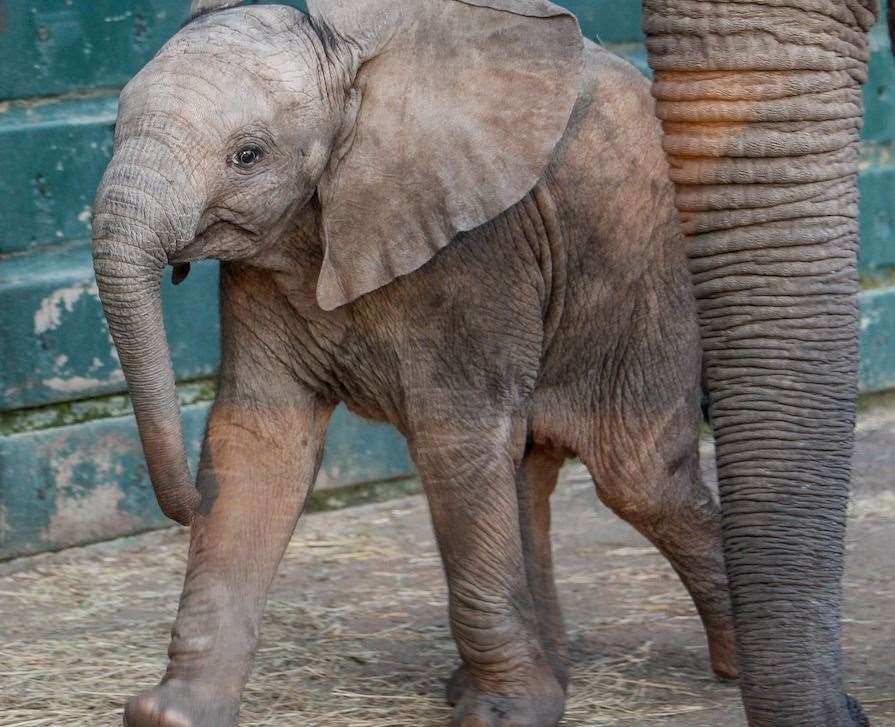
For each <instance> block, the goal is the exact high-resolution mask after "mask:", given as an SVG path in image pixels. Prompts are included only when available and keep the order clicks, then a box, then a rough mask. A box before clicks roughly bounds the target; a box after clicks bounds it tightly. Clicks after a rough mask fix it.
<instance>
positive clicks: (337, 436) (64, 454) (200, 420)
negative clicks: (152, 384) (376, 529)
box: [0, 402, 412, 560]
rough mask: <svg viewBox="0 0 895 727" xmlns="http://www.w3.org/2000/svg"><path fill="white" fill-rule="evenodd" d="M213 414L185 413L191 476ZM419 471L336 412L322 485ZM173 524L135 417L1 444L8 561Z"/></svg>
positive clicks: (0, 512) (371, 428) (381, 431)
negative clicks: (155, 487)
mask: <svg viewBox="0 0 895 727" xmlns="http://www.w3.org/2000/svg"><path fill="white" fill-rule="evenodd" d="M208 407H209V404H208V403H207V402H201V403H197V404H192V405H189V406H185V407H184V408H183V415H184V416H183V421H184V437H185V440H186V442H187V447H188V450H189V453H190V458H191V466H192V468H193V472H195V467H196V458H197V456H198V452H199V448H200V445H201V441H202V433H203V431H204V427H205V419H206V416H207V414H208ZM411 471H412V467H411V464H410V460H409V457H408V455H407V450H406V448H405V446H404V443H403V441H402V439H401V437H400V436H399V435H398V434H397V433H396V432H395V431H394V430H393V429H391V428H390V427H386V426H383V425H379V424H372V423H369V422H365V421H362V420H360V419H358V418H357V417H355V416H353V415H351V414H349V413H348V412H347V411H345V409H344V408H339V409H337V410H336V413H335V415H334V417H333V421H332V424H331V425H330V428H329V432H328V433H327V441H326V456H325V457H324V460H323V464H322V466H321V469H320V476H319V477H318V487H335V486H339V485H350V484H356V483H360V482H367V481H373V480H385V479H392V478H396V477H406V476H407V475H408V474H409V473H410V472H411ZM166 523H168V521H167V520H166V519H165V518H164V516H163V515H162V513H161V511H160V510H159V509H158V506H157V505H156V503H155V497H154V495H153V492H152V487H151V486H150V484H149V480H148V478H147V475H146V465H145V462H144V460H143V454H142V451H141V450H140V443H139V438H138V436H137V432H136V427H135V425H134V423H133V419H132V418H131V417H112V418H106V419H99V420H96V421H87V422H83V423H80V424H77V425H74V426H67V427H59V428H53V429H45V430H38V431H31V432H24V433H20V434H14V435H11V436H7V437H0V560H3V559H6V558H12V557H16V556H20V555H27V554H29V553H37V552H41V551H45V550H55V549H58V548H63V547H67V546H70V545H78V544H81V543H87V542H92V541H96V540H102V539H105V538H111V537H116V536H119V535H128V534H132V533H135V532H139V531H141V530H147V529H150V528H153V527H160V526H163V525H165V524H166Z"/></svg>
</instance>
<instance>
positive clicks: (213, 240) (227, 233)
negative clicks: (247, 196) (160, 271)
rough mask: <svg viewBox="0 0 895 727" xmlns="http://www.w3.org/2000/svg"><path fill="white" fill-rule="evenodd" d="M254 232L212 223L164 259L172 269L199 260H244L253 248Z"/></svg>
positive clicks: (232, 224) (225, 223) (229, 224)
mask: <svg viewBox="0 0 895 727" xmlns="http://www.w3.org/2000/svg"><path fill="white" fill-rule="evenodd" d="M257 238H258V233H257V232H254V231H252V230H250V229H248V228H246V227H244V226H242V225H238V224H236V223H235V222H230V221H227V220H215V221H213V222H211V223H209V224H208V225H206V226H205V227H204V228H203V229H201V230H200V231H199V232H198V233H197V234H196V236H195V237H193V239H192V240H191V241H190V242H188V243H187V244H186V245H184V246H183V247H182V248H180V249H179V250H178V251H177V252H176V253H174V254H173V255H171V256H170V257H169V258H168V264H169V265H172V266H174V267H175V272H176V268H178V267H182V266H184V265H187V266H188V265H189V264H190V263H194V262H197V261H199V260H207V259H209V258H216V259H218V260H237V259H241V258H245V257H248V256H249V255H250V254H251V253H252V251H253V250H254V249H255V247H256V243H255V240H256V239H257Z"/></svg>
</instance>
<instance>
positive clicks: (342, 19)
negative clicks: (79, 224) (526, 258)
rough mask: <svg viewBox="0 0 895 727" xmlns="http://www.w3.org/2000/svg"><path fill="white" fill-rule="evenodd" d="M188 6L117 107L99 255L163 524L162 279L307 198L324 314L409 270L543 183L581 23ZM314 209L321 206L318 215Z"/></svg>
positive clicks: (517, 6)
mask: <svg viewBox="0 0 895 727" xmlns="http://www.w3.org/2000/svg"><path fill="white" fill-rule="evenodd" d="M238 5H239V3H237V2H229V1H227V0H224V1H223V2H221V1H212V0H197V2H195V3H194V6H193V15H194V18H193V19H192V21H191V22H189V23H188V24H187V25H186V26H185V27H184V28H182V29H181V31H180V32H179V33H177V35H175V36H174V38H172V39H171V40H170V41H169V42H168V43H167V44H166V45H165V46H164V47H163V48H162V49H161V51H160V52H159V53H158V54H157V55H156V57H155V58H154V59H153V60H152V61H151V62H150V63H149V64H148V65H147V66H146V67H145V68H144V69H143V70H142V71H140V73H139V74H137V76H136V77H135V78H134V79H133V80H132V81H131V82H130V83H129V84H128V85H127V87H126V88H125V89H124V91H123V92H122V94H121V98H120V105H119V114H118V123H117V127H116V139H115V150H114V154H113V158H112V161H111V162H110V164H109V167H108V169H107V170H106V173H105V175H104V177H103V180H102V183H101V185H100V189H99V191H98V195H97V199H96V205H95V215H94V231H93V237H94V241H93V257H94V267H95V270H96V278H97V283H98V287H99V293H100V297H101V299H102V302H103V306H104V309H105V312H106V317H107V320H108V323H109V328H110V331H111V333H112V336H113V338H114V341H115V344H116V347H117V349H118V352H119V358H120V361H121V366H122V369H123V370H124V373H125V376H126V379H127V383H128V387H129V389H130V393H131V398H132V401H133V405H134V410H135V413H136V417H137V423H138V426H139V430H140V436H141V439H142V442H143V448H144V451H145V454H146V459H147V462H148V466H149V474H150V477H151V480H152V482H153V485H154V487H155V490H156V495H157V498H158V501H159V503H160V505H161V507H162V509H163V511H164V512H165V513H166V514H167V515H168V516H169V517H171V518H173V519H174V520H176V521H178V522H180V523H184V524H186V523H189V522H190V520H191V517H192V513H193V511H194V510H195V508H196V506H197V499H198V495H197V492H196V490H195V488H194V487H193V484H192V478H191V476H190V473H189V469H188V465H187V461H186V456H185V450H184V446H183V438H182V433H181V424H180V412H179V406H178V400H177V397H176V393H175V388H174V375H173V373H172V365H171V359H170V354H169V349H168V346H167V342H166V338H165V332H164V329H163V324H162V317H161V305H160V297H159V292H160V277H161V274H162V271H163V269H164V268H165V266H166V265H173V266H174V279H175V282H176V281H178V280H180V279H182V277H183V276H184V275H185V274H186V272H187V271H188V265H189V263H190V262H191V261H194V260H198V259H202V258H218V259H221V260H255V261H257V260H258V259H259V256H261V255H263V254H264V253H265V251H269V250H270V249H271V248H275V247H276V246H277V245H280V244H282V243H283V242H284V240H285V239H286V238H287V237H288V233H289V231H290V230H292V229H294V228H295V226H296V219H297V216H298V215H301V214H302V212H303V209H304V208H305V207H306V205H307V204H308V203H309V201H310V200H311V199H312V198H315V199H316V200H318V201H319V209H320V219H321V224H320V227H321V230H320V239H321V240H322V242H323V260H322V267H321V269H320V272H319V280H318V284H317V299H318V302H319V304H320V306H321V307H322V308H323V309H326V310H330V309H333V308H336V307H338V306H341V305H344V304H346V303H348V302H350V301H352V300H353V299H355V298H357V297H358V296H360V295H363V294H364V293H367V292H369V291H372V290H374V289H375V288H378V287H380V286H382V285H385V284H387V283H388V282H389V281H391V280H392V279H394V278H395V277H397V276H399V275H403V274H406V273H409V272H411V271H413V270H416V269H417V268H419V267H420V266H421V265H423V264H424V263H425V262H426V261H427V260H429V259H430V258H431V257H432V255H433V254H434V253H435V252H436V251H437V250H438V249H439V248H441V247H443V246H444V245H446V244H447V243H448V242H449V241H450V240H451V238H453V237H454V236H455V235H456V234H457V233H458V232H460V231H463V230H469V229H472V228H474V227H477V226H479V225H480V224H482V223H484V222H486V221H487V220H489V219H491V218H493V217H495V216H497V215H498V214H500V213H501V212H502V211H503V210H505V209H507V208H508V207H510V206H512V205H513V204H515V203H516V202H517V201H518V200H519V199H521V198H522V197H523V196H524V195H525V194H526V193H527V192H528V191H529V190H530V189H531V188H532V187H533V186H534V185H535V183H536V182H537V180H538V178H539V177H540V176H541V174H542V173H543V171H544V169H545V167H546V165H547V163H548V161H549V158H550V155H551V153H552V150H553V148H554V146H555V144H556V143H557V142H558V140H559V139H560V138H561V136H562V134H563V131H564V129H565V126H566V124H567V121H568V119H569V116H570V114H571V110H572V106H573V105H574V103H575V101H576V99H577V96H578V89H579V81H578V76H579V73H580V66H581V50H582V40H581V36H580V31H579V30H578V25H577V22H576V20H575V18H574V17H573V16H571V15H570V14H568V13H567V12H565V11H563V10H562V9H560V8H558V7H556V6H554V5H552V4H551V3H549V2H546V1H544V0H535V1H534V2H522V1H520V0H463V2H460V1H455V0H452V1H451V2H444V1H443V0H403V1H398V2H394V1H391V0H361V1H356V2H350V1H349V0H329V1H328V2H315V1H312V2H311V3H310V10H311V14H310V16H305V15H304V14H302V13H300V12H298V11H297V10H294V9H292V8H289V7H284V6H275V5H271V6H253V7H245V8H243V7H236V6H238ZM315 204H316V202H315Z"/></svg>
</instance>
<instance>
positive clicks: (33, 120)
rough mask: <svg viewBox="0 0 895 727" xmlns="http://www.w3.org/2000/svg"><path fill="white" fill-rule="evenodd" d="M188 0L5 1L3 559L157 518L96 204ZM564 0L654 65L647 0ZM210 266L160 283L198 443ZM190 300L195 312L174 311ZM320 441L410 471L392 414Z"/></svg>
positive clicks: (876, 164)
mask: <svg viewBox="0 0 895 727" xmlns="http://www.w3.org/2000/svg"><path fill="white" fill-rule="evenodd" d="M188 4H189V3H188V0H131V1H130V2H127V3H123V2H121V1H120V0H7V1H6V2H0V69H2V73H0V158H2V159H4V161H5V164H4V172H3V174H2V175H0V221H2V222H0V558H2V557H9V556H11V555H15V554H21V553H27V552H37V551H40V550H46V549H51V548H55V547H61V546H64V545H70V544H74V543H80V542H87V541H90V540H94V539H99V538H104V537H110V536H114V535H119V534H123V533H128V532H135V531H137V530H141V529H145V528H148V527H153V526H156V525H158V524H160V523H161V522H162V520H161V516H160V514H159V513H158V510H157V509H156V506H155V503H154V502H153V501H152V497H151V490H150V489H149V487H148V484H147V482H146V478H145V471H144V466H143V461H142V456H141V454H140V451H139V446H138V444H137V440H136V436H135V432H134V428H133V423H132V420H131V418H130V417H129V416H128V409H127V402H126V398H125V397H124V396H123V394H124V392H125V387H124V384H123V379H122V376H121V372H120V370H119V369H118V366H117V360H116V357H115V354H114V350H113V347H112V344H111V340H110V338H109V335H108V332H107V330H106V328H105V323H104V321H103V318H102V313H101V311H100V308H99V303H98V300H97V296H96V289H95V287H94V284H93V273H92V266H91V262H90V254H89V234H90V205H91V202H92V199H93V195H94V192H95V189H96V185H97V182H98V180H99V177H100V175H101V173H102V170H103V168H104V167H105V164H106V162H107V160H108V158H109V155H110V153H111V145H112V132H113V127H114V120H115V111H116V97H117V93H118V90H119V89H120V87H121V86H122V85H123V84H124V83H125V82H126V81H127V80H128V79H129V78H130V77H131V75H132V74H133V73H134V72H135V71H136V70H138V69H139V68H140V67H141V66H142V65H143V63H145V61H146V60H147V59H148V58H149V57H150V56H151V55H152V53H154V52H155V50H156V49H157V48H158V47H159V46H160V45H161V44H162V43H163V42H164V41H165V39H167V38H168V37H170V36H171V35H172V34H173V33H174V32H176V30H177V28H178V27H179V26H180V25H181V24H182V23H183V21H184V20H185V17H186V8H187V6H188ZM293 4H295V5H296V6H298V7H301V5H302V3H301V2H300V0H296V2H294V3H293ZM564 4H565V5H566V6H567V7H569V8H570V9H571V10H573V11H574V12H575V13H576V14H577V15H578V17H579V19H580V21H581V25H582V28H583V30H584V32H585V33H586V34H587V35H589V36H590V37H592V38H595V39H599V40H601V41H602V42H603V43H605V44H607V45H608V46H610V47H611V48H612V49H613V50H615V51H616V52H618V53H621V54H622V55H624V56H626V57H627V58H629V59H630V60H631V61H632V62H634V63H635V65H637V66H638V67H639V68H640V69H641V70H643V71H644V72H646V71H647V68H646V60H645V54H644V50H643V46H642V40H643V37H642V33H641V31H640V2H639V0H566V2H565V3H564ZM872 49H873V58H872V63H871V73H870V81H869V83H868V85H867V89H866V99H867V106H868V116H867V123H866V126H865V129H864V137H865V140H866V146H865V149H864V161H863V163H862V174H861V191H862V204H861V230H862V234H863V242H862V249H861V270H862V276H863V285H864V288H865V290H864V292H863V293H862V300H861V304H862V321H861V345H862V360H861V383H862V388H863V389H864V390H865V391H876V390H881V389H886V388H892V387H895V355H893V354H895V274H893V273H895V245H893V243H892V234H893V229H895V227H893V224H895V157H893V144H895V67H893V62H892V58H891V55H890V54H889V48H888V40H887V38H886V35H885V33H884V30H883V26H882V24H880V25H878V26H877V27H876V28H875V29H874V31H873V34H872ZM216 277H217V271H216V266H215V265H214V264H211V263H206V264H202V265H200V266H197V268H196V270H195V271H194V273H193V275H191V276H190V279H189V281H188V283H187V284H185V285H182V286H180V287H178V288H176V289H174V288H172V287H170V285H168V286H166V288H165V290H164V297H165V309H166V324H167V325H168V330H169V331H170V338H171V342H172V348H173V358H174V364H175V368H176V371H177V376H178V380H179V381H181V382H183V386H182V398H183V401H184V403H185V405H186V408H185V411H186V416H187V436H188V439H189V441H190V446H191V448H192V450H193V452H194V453H195V450H196V448H197V447H198V442H199V439H200V437H201V432H202V425H203V421H204V416H205V412H206V411H207V406H208V400H209V398H210V397H211V395H212V393H211V389H210V387H209V386H208V385H207V384H205V383H203V382H204V381H206V380H207V379H208V377H211V376H213V374H214V371H215V368H216V365H217V350H218V333H217V298H216V295H217V290H216ZM182 310H189V311H190V316H189V317H188V318H185V317H183V316H177V315H175V313H176V312H178V311H182ZM190 382H199V383H190ZM328 450H329V451H328V455H327V460H326V463H325V465H324V474H323V479H324V480H325V481H326V482H327V483H328V484H332V485H339V484H350V483H356V482H361V481H365V480H374V479H380V478H390V477H396V476H401V475H402V474H405V473H407V472H408V471H409V462H408V460H407V455H406V451H405V449H404V447H403V444H402V443H401V442H400V441H399V439H398V437H397V436H396V435H395V434H394V433H393V432H392V431H391V430H389V429H387V428H383V427H377V426H372V425H369V424H366V423H361V422H359V421H357V420H356V419H353V418H351V417H350V416H349V415H347V414H344V412H342V413H340V414H339V416H338V417H337V420H336V421H335V422H334V424H333V427H332V429H331V432H330V436H329V447H328Z"/></svg>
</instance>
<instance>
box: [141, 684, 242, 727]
mask: <svg viewBox="0 0 895 727" xmlns="http://www.w3.org/2000/svg"><path fill="white" fill-rule="evenodd" d="M238 719H239V698H238V697H237V698H236V699H235V700H234V699H232V698H230V697H228V696H223V695H222V694H221V692H220V690H217V689H214V687H210V686H205V685H201V686H197V685H195V684H189V683H187V682H182V681H176V680H172V681H170V682H166V683H164V684H162V685H160V686H158V687H156V688H155V689H151V690H150V691H148V692H144V693H143V694H141V695H139V696H137V697H134V698H133V699H131V700H130V701H128V703H127V707H125V710H124V725H125V727H235V725H236V724H237V721H238Z"/></svg>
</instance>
